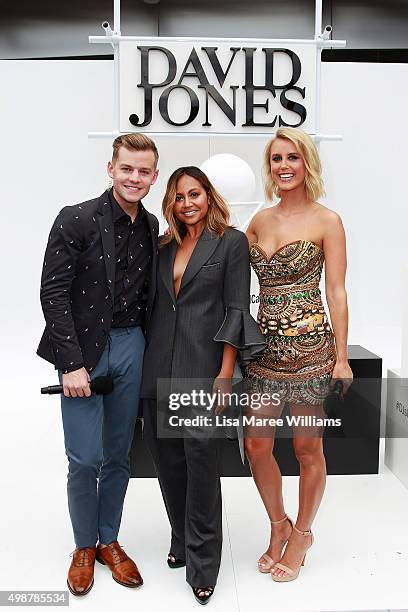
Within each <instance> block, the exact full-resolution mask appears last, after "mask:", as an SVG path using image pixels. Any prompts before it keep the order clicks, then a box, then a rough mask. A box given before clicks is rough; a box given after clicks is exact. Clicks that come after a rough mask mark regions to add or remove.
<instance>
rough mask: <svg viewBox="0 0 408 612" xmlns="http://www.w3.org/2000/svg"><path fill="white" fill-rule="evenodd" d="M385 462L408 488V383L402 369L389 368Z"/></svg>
mask: <svg viewBox="0 0 408 612" xmlns="http://www.w3.org/2000/svg"><path fill="white" fill-rule="evenodd" d="M384 462H385V465H386V466H387V467H388V468H389V469H390V470H391V471H392V472H393V473H394V474H395V476H396V477H397V478H399V480H400V481H401V482H402V483H403V484H404V485H405V486H406V487H407V488H408V385H407V379H406V378H402V377H401V372H400V370H388V383H387V406H386V429H385V456H384Z"/></svg>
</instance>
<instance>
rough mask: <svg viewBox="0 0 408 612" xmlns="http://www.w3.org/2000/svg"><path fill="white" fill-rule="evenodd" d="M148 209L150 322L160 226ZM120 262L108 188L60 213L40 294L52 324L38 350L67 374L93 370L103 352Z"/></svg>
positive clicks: (39, 353) (53, 228) (147, 319)
mask: <svg viewBox="0 0 408 612" xmlns="http://www.w3.org/2000/svg"><path fill="white" fill-rule="evenodd" d="M146 212H147V223H148V226H149V230H150V232H149V233H150V236H151V240H152V253H153V257H152V266H151V272H150V277H149V291H148V296H147V309H146V317H145V325H147V324H148V322H149V319H150V315H151V310H152V304H153V299H154V294H155V291H156V262H157V240H158V229H159V224H158V221H157V219H156V217H155V216H154V215H152V214H151V213H149V212H148V211H146ZM115 261H116V259H115V238H114V228H113V220H112V210H111V206H110V203H109V197H108V192H107V191H105V192H104V193H103V194H102V195H101V196H100V197H98V198H95V199H93V200H89V201H87V202H83V203H81V204H76V205H74V206H66V207H65V208H63V209H62V210H61V211H60V213H59V214H58V216H57V218H56V220H55V222H54V225H53V226H52V229H51V232H50V236H49V239H48V245H47V249H46V252H45V257H44V266H43V272H42V277H41V292H40V297H41V305H42V309H43V312H44V317H45V321H46V328H45V330H44V333H43V336H42V338H41V341H40V344H39V346H38V349H37V354H38V355H39V356H40V357H43V358H44V359H46V360H47V361H50V362H51V363H53V364H54V365H55V367H56V368H58V369H60V370H62V371H63V372H64V371H69V370H72V369H73V368H74V367H75V366H78V367H81V366H82V365H84V366H85V368H86V369H87V370H88V372H91V371H92V370H93V369H94V368H95V366H96V364H97V363H98V361H99V359H100V357H101V355H102V352H103V350H104V347H105V344H106V341H107V336H108V333H109V330H110V326H111V322H112V315H113V303H114V285H115Z"/></svg>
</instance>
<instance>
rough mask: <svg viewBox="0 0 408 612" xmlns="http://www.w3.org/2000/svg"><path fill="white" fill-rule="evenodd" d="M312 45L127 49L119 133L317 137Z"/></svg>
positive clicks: (153, 44)
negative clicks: (297, 133)
mask: <svg viewBox="0 0 408 612" xmlns="http://www.w3.org/2000/svg"><path fill="white" fill-rule="evenodd" d="M315 66H316V55H315V48H314V46H313V45H307V44H291V45H290V47H286V46H279V45H274V44H272V43H271V44H265V42H262V41H261V42H259V43H257V41H252V40H251V41H242V43H240V42H238V43H237V42H236V41H234V44H231V43H223V42H222V43H216V46H215V43H214V41H209V42H208V43H206V42H201V41H200V42H199V43H195V44H194V43H191V42H189V43H186V42H185V41H183V42H181V41H180V42H178V41H174V40H171V41H168V40H167V41H166V39H161V38H160V39H152V41H148V40H146V39H144V40H143V44H141V43H137V42H133V41H122V42H121V44H120V80H121V87H120V100H121V102H120V109H121V111H120V113H121V115H120V129H121V131H122V132H127V131H129V130H134V129H135V128H136V129H141V130H144V131H148V132H171V131H187V132H208V133H211V132H221V133H246V132H247V133H248V132H249V133H257V132H259V133H262V132H268V131H274V129H277V128H278V127H281V126H291V127H298V126H302V128H303V129H305V130H306V131H309V132H313V112H314V104H315V78H316V74H315Z"/></svg>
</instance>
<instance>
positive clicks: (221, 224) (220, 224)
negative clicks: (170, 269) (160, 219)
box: [160, 166, 231, 246]
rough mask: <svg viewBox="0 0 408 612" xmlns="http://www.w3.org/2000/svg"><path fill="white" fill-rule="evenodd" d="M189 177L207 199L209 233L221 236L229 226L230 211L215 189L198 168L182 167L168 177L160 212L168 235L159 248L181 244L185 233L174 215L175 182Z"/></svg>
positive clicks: (183, 227) (164, 237) (182, 225)
mask: <svg viewBox="0 0 408 612" xmlns="http://www.w3.org/2000/svg"><path fill="white" fill-rule="evenodd" d="M185 175H187V176H191V178H194V179H196V180H197V181H198V182H199V183H201V185H202V186H203V188H204V189H205V191H206V193H207V198H208V213H207V217H206V227H207V229H209V230H210V231H211V232H214V233H216V234H218V235H219V236H222V235H223V233H224V232H225V230H226V228H227V227H231V226H230V209H229V206H228V204H227V202H226V201H225V200H224V198H223V197H222V196H221V195H220V194H219V193H218V191H217V190H216V189H215V187H214V186H213V184H212V183H211V181H210V180H209V178H208V176H207V175H206V174H204V172H203V171H202V170H200V168H197V167H196V166H184V167H182V168H178V169H177V170H175V171H174V172H173V174H172V175H171V176H170V178H169V180H168V183H167V189H166V193H165V194H164V198H163V202H162V212H163V216H164V218H165V219H166V221H167V223H168V226H169V233H168V234H166V235H165V236H163V238H162V239H161V242H160V246H164V245H165V244H168V243H169V242H171V241H172V240H175V241H176V242H177V244H181V241H182V238H183V236H184V234H185V232H186V230H185V226H184V223H181V222H180V221H179V220H178V219H177V218H176V215H175V214H174V205H175V203H176V195H177V182H178V180H179V179H180V178H181V177H182V176H185Z"/></svg>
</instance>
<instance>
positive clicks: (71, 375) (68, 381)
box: [62, 368, 91, 397]
mask: <svg viewBox="0 0 408 612" xmlns="http://www.w3.org/2000/svg"><path fill="white" fill-rule="evenodd" d="M90 382H91V379H90V376H89V374H88V372H87V371H86V369H85V368H80V369H79V370H74V371H73V372H68V374H63V375H62V386H63V388H64V395H65V397H90V395H91V388H90V386H89V383H90Z"/></svg>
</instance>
